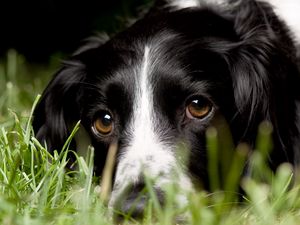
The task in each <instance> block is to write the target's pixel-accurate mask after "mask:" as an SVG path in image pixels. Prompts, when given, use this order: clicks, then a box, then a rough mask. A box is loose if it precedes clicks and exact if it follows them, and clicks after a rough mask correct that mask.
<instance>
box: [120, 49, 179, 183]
mask: <svg viewBox="0 0 300 225" xmlns="http://www.w3.org/2000/svg"><path fill="white" fill-rule="evenodd" d="M152 62H153V60H152V59H151V55H150V48H149V47H147V46H146V47H145V50H144V56H143V61H142V65H141V68H140V70H139V72H138V74H137V86H136V90H135V92H136V93H135V100H134V106H133V116H132V119H131V123H130V126H129V129H130V130H129V133H130V136H131V140H130V143H129V146H128V147H126V149H124V150H123V153H122V156H121V157H120V161H119V168H118V171H117V177H116V179H118V173H123V174H124V175H125V176H130V177H128V178H129V179H130V180H131V181H132V182H135V181H137V179H139V176H140V175H141V173H142V170H143V169H145V170H147V171H149V172H151V173H152V175H154V176H157V175H158V174H159V173H161V172H168V171H169V169H170V166H171V165H174V164H175V163H176V161H175V156H174V154H173V152H172V150H171V147H172V146H166V145H164V144H163V143H162V142H161V141H160V140H159V137H158V136H159V134H158V133H159V131H158V128H157V124H156V122H155V111H154V108H153V91H152V86H151V83H150V79H151V70H152V67H153V65H152ZM125 170H126V171H125ZM130 170H132V171H130ZM121 179H124V177H122V178H121Z"/></svg>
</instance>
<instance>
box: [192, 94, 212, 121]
mask: <svg viewBox="0 0 300 225" xmlns="http://www.w3.org/2000/svg"><path fill="white" fill-rule="evenodd" d="M212 108H213V106H212V103H211V101H209V100H208V99H207V98H205V97H202V96H198V97H196V98H193V99H192V100H191V101H189V102H188V104H187V107H186V115H187V117H188V118H190V119H195V118H196V119H203V118H205V117H206V116H208V115H209V113H210V112H211V111H212Z"/></svg>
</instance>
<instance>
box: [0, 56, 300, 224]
mask: <svg viewBox="0 0 300 225" xmlns="http://www.w3.org/2000/svg"><path fill="white" fill-rule="evenodd" d="M55 67H56V66H55V64H54V65H53V64H52V65H50V66H45V67H43V68H42V67H41V66H32V65H28V64H27V63H26V62H25V60H24V59H23V58H22V57H21V56H19V55H18V54H17V53H16V52H15V51H10V52H9V53H8V56H7V59H5V60H3V61H2V62H1V63H0V80H1V82H0V86H1V88H0V106H1V107H0V224H3V225H13V224H20V225H26V224H30V225H34V224H38V225H40V224H45V225H46V224H49V225H50V224H55V225H56V224H62V225H68V224H70V225H75V224H81V225H82V224H88V225H96V224H97V225H101V224H112V223H113V222H112V220H111V218H110V211H109V210H108V208H107V206H106V204H105V200H103V199H105V198H106V197H102V198H101V195H100V190H101V188H100V186H99V183H98V179H97V178H96V177H94V176H93V172H92V171H93V170H92V168H93V149H92V148H90V149H89V154H87V156H86V158H83V157H80V156H78V155H76V153H75V152H72V151H71V150H69V145H68V144H69V141H67V143H66V145H65V146H64V148H63V150H62V151H61V152H59V153H58V152H55V153H54V154H53V155H51V154H49V153H48V152H47V150H46V149H45V148H44V147H43V146H41V145H40V144H39V142H38V141H37V140H36V139H35V138H34V135H33V131H32V128H31V125H30V124H31V120H32V116H31V115H32V108H33V107H34V105H35V104H36V102H37V101H38V98H36V96H37V94H38V93H39V92H41V91H42V89H43V87H44V86H45V84H46V83H47V81H48V80H49V78H50V74H52V73H53V71H54V69H55ZM37 74H39V75H38V76H37ZM32 105H33V106H32ZM77 129H78V126H77V127H75V128H74V131H73V133H72V134H71V135H70V138H72V136H74V134H75V132H76V130H77ZM271 131H272V129H271V127H270V126H269V124H267V123H264V124H262V125H261V126H260V132H259V137H258V141H257V151H255V153H254V154H252V156H251V157H250V160H249V162H248V163H249V165H251V168H252V175H251V176H249V177H247V178H243V179H242V180H241V182H240V175H241V171H242V167H243V165H244V163H245V160H246V158H247V155H248V153H249V149H248V146H246V145H240V146H238V147H237V150H236V151H235V152H231V153H230V155H231V157H230V159H229V162H226V164H224V160H220V158H218V154H217V152H218V149H220V148H222V146H221V144H219V142H218V136H220V133H219V132H218V131H217V130H216V129H214V128H212V129H210V130H209V131H208V132H207V140H208V147H209V172H210V173H209V175H210V181H211V186H212V188H213V190H214V192H212V193H207V192H205V191H199V192H197V193H190V194H188V197H189V203H188V205H187V206H185V207H184V208H176V207H174V204H176V200H175V194H176V192H178V191H180V190H177V189H176V186H169V187H167V188H168V192H167V203H166V207H165V208H161V207H159V204H158V201H157V199H156V197H155V194H154V192H153V190H152V189H151V180H148V179H146V184H147V185H146V186H147V191H148V192H149V194H150V196H151V201H150V202H151V203H152V204H149V207H148V208H147V212H146V217H145V219H144V221H143V224H163V225H167V224H175V223H176V218H177V219H178V218H179V217H178V215H188V216H187V217H186V224H197V225H198V224H199V225H201V224H203V225H210V224H211V225H215V224H222V225H227V224H228V225H234V224H237V225H241V224H245V225H248V224H249V225H250V224H251V225H268V224H271V225H279V224H280V225H296V224H299V221H300V192H299V187H300V186H299V183H298V182H297V180H298V179H296V177H295V176H294V175H293V172H292V168H291V166H290V165H288V164H283V165H282V166H280V167H279V168H278V170H277V171H276V173H273V172H272V171H271V170H270V169H269V168H268V167H267V166H266V159H267V155H268V153H269V151H270V149H271V146H272V145H271V140H270V138H269V137H270V133H271ZM69 140H70V139H69ZM67 154H74V155H75V156H76V158H77V168H78V169H76V170H73V171H71V170H68V169H67V168H66V164H67V163H68V158H67ZM225 169H226V173H225V172H223V171H224V170H225ZM221 178H223V179H221ZM222 180H225V182H222ZM294 181H295V182H294ZM239 184H241V187H242V189H243V191H244V194H243V195H242V196H241V195H239V194H237V193H240V192H238V191H239V189H238V188H239ZM102 196H103V192H102ZM241 199H242V200H241ZM153 218H155V219H153ZM128 220H129V221H130V222H131V223H135V222H134V221H132V220H131V219H130V218H129V219H128ZM130 222H126V223H130Z"/></svg>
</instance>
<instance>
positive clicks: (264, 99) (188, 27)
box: [33, 0, 300, 183]
mask: <svg viewBox="0 0 300 225" xmlns="http://www.w3.org/2000/svg"><path fill="white" fill-rule="evenodd" d="M232 2H234V1H232ZM233 5H234V6H232V7H227V8H222V7H220V6H210V5H209V4H208V5H207V6H206V7H201V8H188V9H182V10H172V9H171V8H170V7H169V8H168V7H164V6H165V3H164V1H158V3H157V4H156V5H155V6H154V7H153V8H152V9H151V10H150V12H149V13H148V14H147V15H145V17H144V18H142V19H141V20H139V21H137V22H136V23H135V24H134V25H133V26H131V27H129V28H128V29H127V30H125V31H123V32H121V33H119V34H117V35H115V36H114V37H113V38H111V39H110V40H108V41H105V42H104V43H103V41H102V40H100V41H99V40H97V39H96V40H92V42H90V43H87V44H86V45H85V46H84V48H83V49H82V50H80V51H79V52H78V53H77V54H75V55H74V56H72V57H71V58H70V59H69V60H68V62H67V63H65V64H64V65H63V67H62V69H61V70H60V71H59V72H58V73H57V74H56V75H55V77H54V78H53V80H52V81H51V82H50V84H49V85H48V87H47V88H46V90H45V92H44V94H43V97H42V100H41V102H40V104H39V105H38V107H37V109H36V111H35V117H34V122H33V126H34V130H35V132H36V135H37V138H38V139H39V140H40V141H42V142H44V141H45V142H46V144H47V146H48V149H49V150H53V149H58V150H59V149H60V148H61V147H62V145H63V144H64V142H65V140H66V139H67V137H68V135H69V133H70V130H71V129H72V126H73V125H74V124H75V123H76V122H77V121H78V120H81V123H82V126H83V127H84V128H85V129H86V131H87V132H88V134H89V136H90V137H91V141H92V144H93V145H94V147H95V150H96V151H95V154H96V156H95V170H96V172H97V173H98V174H99V173H100V172H101V170H102V168H103V165H104V162H105V158H106V153H107V148H108V146H109V144H110V143H111V141H112V140H113V139H114V138H116V137H118V140H119V146H121V147H122V146H125V145H126V144H127V142H128V137H127V136H126V134H125V133H124V130H125V128H126V126H127V123H128V119H129V118H130V117H131V115H132V112H133V110H134V109H133V108H132V105H133V101H134V100H133V98H134V96H133V92H134V84H133V80H132V74H131V69H130V68H132V67H133V65H134V64H135V62H137V61H138V60H139V59H140V58H142V57H143V52H142V49H143V46H144V44H145V43H147V42H149V41H151V42H155V43H158V46H159V51H160V53H159V55H160V56H161V57H160V58H159V59H158V60H157V64H156V65H155V69H154V75H153V77H154V80H153V81H152V82H153V83H154V84H155V85H154V87H155V88H154V91H155V94H154V100H153V101H154V105H155V107H156V109H157V112H158V114H159V115H160V116H159V120H160V124H161V127H160V128H159V129H161V130H162V131H163V132H162V135H165V136H164V137H161V138H162V139H164V140H167V141H172V140H177V139H178V138H179V137H183V138H184V139H185V140H188V142H189V143H190V144H191V146H192V147H191V155H192V157H191V160H190V165H189V167H190V173H191V174H192V175H193V176H194V177H196V178H197V179H202V180H203V181H204V183H206V182H207V173H206V159H205V129H206V128H207V127H208V126H209V124H210V121H208V122H207V123H208V124H204V125H203V124H200V123H199V122H194V123H192V122H188V123H185V122H183V119H182V115H181V114H180V113H178V112H182V107H184V104H185V102H186V101H187V99H188V98H189V96H192V95H195V94H201V95H202V94H203V95H208V96H209V97H210V98H211V100H212V101H213V102H214V104H215V105H216V107H217V109H218V112H219V113H220V114H221V115H222V116H223V117H224V118H225V120H226V122H227V123H228V125H229V128H230V130H231V132H232V136H233V141H234V143H235V144H236V145H237V144H238V143H240V142H246V143H248V144H249V145H250V146H251V147H254V145H255V139H256V136H257V129H258V125H259V124H260V123H261V122H262V121H264V120H267V121H269V122H270V123H271V124H272V125H273V127H274V132H273V141H274V150H273V153H272V154H271V156H270V165H271V166H272V168H273V169H275V168H276V167H277V166H278V165H279V164H280V163H283V162H291V163H294V161H295V160H296V159H295V157H294V156H295V154H296V151H298V148H297V146H296V142H295V140H296V139H297V138H298V137H299V130H298V128H297V121H298V115H297V104H298V100H299V91H298V90H299V84H300V82H299V69H298V65H297V60H298V59H297V57H296V55H297V52H296V47H295V44H294V42H293V40H292V39H291V35H290V33H289V30H288V28H287V27H286V26H285V24H284V22H282V21H281V20H280V19H279V18H278V17H277V16H276V15H275V14H274V12H273V10H272V8H271V7H270V6H269V5H268V4H266V3H261V2H258V1H254V0H245V1H240V3H239V4H233ZM164 40H167V41H164ZM120 71H122V72H120ZM204 86H205V88H203V87H204ZM102 108H109V109H111V110H112V111H113V113H114V114H115V115H117V116H116V118H117V119H116V129H115V131H114V133H113V134H112V135H110V136H109V137H105V138H103V139H99V138H98V137H95V136H94V135H93V133H92V131H91V126H92V123H93V120H94V118H95V116H96V115H97V112H98V111H99V109H102ZM75 145H76V143H74V146H75Z"/></svg>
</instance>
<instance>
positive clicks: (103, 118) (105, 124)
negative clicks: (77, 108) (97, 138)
mask: <svg viewBox="0 0 300 225" xmlns="http://www.w3.org/2000/svg"><path fill="white" fill-rule="evenodd" d="M93 131H94V132H95V133H98V134H101V135H108V134H110V133H111V132H112V131H113V117H112V115H111V114H110V113H109V112H108V111H102V112H100V113H99V115H98V116H97V119H96V120H95V122H94V125H93Z"/></svg>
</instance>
